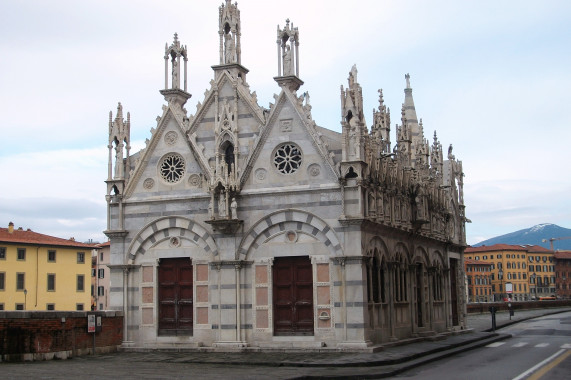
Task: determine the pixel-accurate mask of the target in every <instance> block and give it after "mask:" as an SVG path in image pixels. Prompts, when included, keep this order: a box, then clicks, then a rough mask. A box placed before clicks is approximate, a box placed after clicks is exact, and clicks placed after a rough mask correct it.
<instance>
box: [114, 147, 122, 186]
mask: <svg viewBox="0 0 571 380" xmlns="http://www.w3.org/2000/svg"><path fill="white" fill-rule="evenodd" d="M122 169H123V144H122V143H119V144H117V145H116V146H115V178H120V177H121V176H122V175H123V170H122Z"/></svg>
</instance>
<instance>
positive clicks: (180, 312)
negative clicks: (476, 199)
mask: <svg viewBox="0 0 571 380" xmlns="http://www.w3.org/2000/svg"><path fill="white" fill-rule="evenodd" d="M218 33H219V36H220V45H219V52H220V61H219V62H218V64H217V65H215V66H213V70H214V78H213V80H212V81H211V82H210V88H209V89H208V90H207V91H206V93H205V97H204V99H203V100H202V101H201V102H200V103H199V104H198V107H197V111H196V113H195V114H194V115H190V114H189V113H188V112H187V111H186V109H185V108H184V105H185V102H186V101H187V100H188V99H189V98H190V97H191V94H189V93H188V92H187V59H188V51H187V48H186V46H184V45H182V44H181V43H180V41H179V40H178V36H177V35H176V34H175V37H174V41H173V43H172V44H171V45H168V44H167V45H166V47H165V57H164V59H165V88H164V89H163V90H161V94H162V95H163V96H164V97H165V102H166V104H165V105H163V107H162V115H161V116H159V117H157V125H156V127H155V128H152V130H151V136H150V138H149V139H148V140H147V142H146V147H145V148H144V149H142V150H141V151H140V152H137V153H132V152H131V151H130V149H131V148H130V128H131V126H130V117H129V114H127V117H126V119H125V118H124V114H123V110H122V106H121V104H119V106H118V108H117V113H116V114H115V117H113V115H112V113H110V115H109V145H108V147H109V166H108V176H107V180H106V183H107V196H106V199H107V204H108V213H107V229H106V231H105V233H106V234H107V236H108V237H109V238H110V241H111V264H110V265H109V267H110V268H111V288H110V304H111V308H112V309H115V310H122V311H124V315H125V317H124V318H125V325H124V342H123V344H124V346H125V347H135V348H136V347H151V348H171V347H177V348H192V347H201V346H202V347H213V348H218V349H247V348H248V347H253V348H262V349H263V348H291V349H296V348H304V349H307V348H312V347H313V348H321V347H331V348H340V349H366V348H367V347H370V346H372V345H376V344H382V343H384V342H389V341H396V340H400V339H405V338H410V337H414V336H425V335H434V334H439V333H449V332H452V331H455V330H460V329H464V328H465V327H466V323H465V318H464V310H465V299H464V298H463V294H465V291H464V289H463V287H464V281H463V280H462V279H463V277H464V276H463V259H462V257H463V251H464V248H465V246H466V244H465V222H466V221H467V219H466V218H465V213H464V204H463V203H464V202H463V196H462V180H463V175H464V174H463V172H462V163H461V161H458V160H456V159H455V157H454V155H453V154H452V151H451V148H450V149H449V151H448V156H447V157H446V158H445V157H444V156H443V150H442V146H441V144H440V143H439V141H438V140H437V138H436V134H434V141H433V142H432V143H429V141H428V140H427V139H425V138H424V133H423V126H422V121H417V116H416V111H415V106H414V102H413V97H412V89H411V87H410V83H409V76H408V75H407V76H406V88H405V91H404V92H405V99H404V104H403V107H402V111H401V117H400V124H398V125H397V126H396V142H395V143H394V144H392V143H391V137H390V134H391V133H390V124H391V119H390V113H389V110H388V109H387V107H386V106H385V104H384V103H383V96H382V92H381V91H379V92H380V98H379V107H378V110H375V111H374V112H373V124H372V125H371V126H370V127H369V126H367V125H366V124H365V117H364V113H363V98H362V91H361V86H360V85H359V82H358V80H357V70H356V68H355V67H353V68H352V69H351V71H350V72H349V78H348V85H347V87H346V88H345V87H343V86H342V87H341V104H340V107H341V114H342V115H343V116H342V119H341V130H342V132H341V133H339V132H335V131H332V130H329V129H326V128H322V127H320V126H318V125H316V123H315V122H314V121H313V118H312V115H311V105H310V103H309V96H307V94H298V92H297V91H298V90H299V88H300V86H301V85H302V84H303V82H302V80H301V79H300V75H299V65H300V54H299V30H298V28H297V27H294V26H293V24H290V22H289V20H287V22H286V24H285V26H284V27H283V28H280V27H278V31H277V48H278V57H277V58H278V67H279V69H278V73H277V76H276V77H275V78H274V79H275V81H276V82H277V85H278V89H279V93H278V94H277V95H275V96H274V103H273V104H270V107H269V109H267V108H264V107H261V106H260V105H258V100H257V98H256V94H255V92H253V91H251V89H250V87H249V85H248V82H247V74H248V69H246V68H245V67H244V66H243V65H242V62H241V37H242V35H241V24H240V11H239V10H238V7H237V4H232V3H231V2H230V1H229V0H226V2H225V3H223V4H222V6H221V7H220V8H219V30H218ZM336 107H337V106H336Z"/></svg>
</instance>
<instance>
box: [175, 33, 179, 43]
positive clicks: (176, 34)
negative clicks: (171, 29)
mask: <svg viewBox="0 0 571 380" xmlns="http://www.w3.org/2000/svg"><path fill="white" fill-rule="evenodd" d="M177 41H178V33H176V32H175V34H174V42H177Z"/></svg>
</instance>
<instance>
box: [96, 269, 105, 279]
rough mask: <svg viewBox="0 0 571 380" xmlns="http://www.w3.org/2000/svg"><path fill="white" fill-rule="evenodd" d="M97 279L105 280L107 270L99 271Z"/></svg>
mask: <svg viewBox="0 0 571 380" xmlns="http://www.w3.org/2000/svg"><path fill="white" fill-rule="evenodd" d="M97 278H105V269H99V270H98V271H97Z"/></svg>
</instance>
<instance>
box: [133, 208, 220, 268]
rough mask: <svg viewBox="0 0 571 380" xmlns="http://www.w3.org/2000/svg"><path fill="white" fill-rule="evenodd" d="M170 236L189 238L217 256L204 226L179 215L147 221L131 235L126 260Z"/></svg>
mask: <svg viewBox="0 0 571 380" xmlns="http://www.w3.org/2000/svg"><path fill="white" fill-rule="evenodd" d="M171 237H178V238H180V239H186V240H191V241H193V242H194V243H195V244H197V245H198V246H199V247H201V248H202V249H204V251H205V252H206V253H208V254H211V255H212V256H213V257H215V256H218V247H217V246H216V242H215V241H214V239H213V238H212V236H211V235H210V233H209V232H208V230H207V229H206V227H204V226H203V225H202V224H200V223H198V222H196V221H193V220H191V219H188V218H184V217H181V216H165V217H161V218H158V219H156V220H154V221H152V222H150V223H148V224H147V225H146V226H144V227H143V228H142V229H141V230H140V231H139V233H138V234H137V235H135V237H133V240H132V241H131V244H130V245H129V248H128V249H127V260H128V261H130V262H131V261H134V260H135V258H136V257H137V255H144V254H145V252H146V251H148V250H149V249H150V248H152V247H154V246H156V245H157V244H159V243H160V242H162V241H164V240H167V239H170V238H171Z"/></svg>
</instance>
